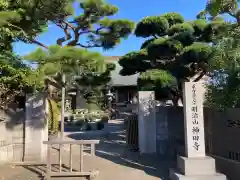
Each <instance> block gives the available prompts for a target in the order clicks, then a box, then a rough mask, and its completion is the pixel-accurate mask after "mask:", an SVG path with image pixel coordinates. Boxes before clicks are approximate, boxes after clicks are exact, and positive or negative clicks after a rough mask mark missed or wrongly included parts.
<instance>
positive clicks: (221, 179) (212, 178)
mask: <svg viewBox="0 0 240 180" xmlns="http://www.w3.org/2000/svg"><path fill="white" fill-rule="evenodd" d="M169 177H170V179H171V180H227V177H226V176H225V175H223V174H220V173H214V174H212V175H209V174H208V175H190V176H184V175H182V174H180V173H178V171H176V170H174V169H170V172H169Z"/></svg>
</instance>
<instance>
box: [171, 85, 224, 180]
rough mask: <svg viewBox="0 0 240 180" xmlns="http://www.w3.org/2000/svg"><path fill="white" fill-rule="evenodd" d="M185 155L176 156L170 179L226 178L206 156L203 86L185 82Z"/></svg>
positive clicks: (215, 179) (214, 179) (218, 179)
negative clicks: (175, 163)
mask: <svg viewBox="0 0 240 180" xmlns="http://www.w3.org/2000/svg"><path fill="white" fill-rule="evenodd" d="M183 92H184V93H183V106H184V128H185V130H184V131H185V150H186V152H185V156H186V157H178V160H177V166H178V171H174V170H170V178H171V180H226V176H225V175H223V174H219V173H217V172H216V167H215V160H214V159H213V158H212V157H209V156H206V153H205V137H204V117H203V100H204V93H203V92H204V87H203V84H202V83H199V82H186V83H185V84H184V91H183Z"/></svg>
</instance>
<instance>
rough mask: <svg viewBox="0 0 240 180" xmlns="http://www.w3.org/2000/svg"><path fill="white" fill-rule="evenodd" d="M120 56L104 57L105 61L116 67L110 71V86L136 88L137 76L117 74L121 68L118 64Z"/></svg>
mask: <svg viewBox="0 0 240 180" xmlns="http://www.w3.org/2000/svg"><path fill="white" fill-rule="evenodd" d="M120 57H121V56H106V60H107V61H110V62H113V63H114V64H115V65H116V69H115V70H114V71H112V73H111V74H112V82H111V83H112V86H136V85H137V79H138V74H135V75H131V76H121V75H120V74H119V72H120V70H121V69H122V67H121V66H120V65H119V64H118V60H119V58H120Z"/></svg>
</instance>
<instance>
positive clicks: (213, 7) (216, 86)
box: [198, 0, 240, 109]
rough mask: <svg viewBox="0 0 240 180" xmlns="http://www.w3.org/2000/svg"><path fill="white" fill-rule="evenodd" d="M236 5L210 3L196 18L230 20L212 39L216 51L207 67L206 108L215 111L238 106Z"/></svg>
mask: <svg viewBox="0 0 240 180" xmlns="http://www.w3.org/2000/svg"><path fill="white" fill-rule="evenodd" d="M239 13H240V11H239V6H238V1H237V0H233V1H228V0H212V1H209V2H208V3H207V5H206V8H205V10H203V11H202V12H200V14H199V15H198V17H199V18H200V17H201V18H208V19H210V20H212V19H216V18H222V19H224V17H225V16H224V15H230V16H231V17H232V18H233V21H232V22H231V23H228V24H227V26H226V28H225V31H222V32H221V33H220V34H219V35H218V36H215V37H214V39H215V41H216V42H217V43H216V48H217V51H216V52H215V53H214V56H213V59H212V62H211V64H210V72H211V73H210V76H211V79H212V81H211V82H210V84H209V85H208V86H207V96H206V97H207V105H208V106H211V107H215V108H218V109H226V108H237V107H239V106H240V96H239V93H240V92H239V87H240V81H239V79H240V76H239V73H240V59H239V42H240V38H239V32H240V28H239V27H240V26H239V24H240V16H239Z"/></svg>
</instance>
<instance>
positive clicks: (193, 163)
mask: <svg viewBox="0 0 240 180" xmlns="http://www.w3.org/2000/svg"><path fill="white" fill-rule="evenodd" d="M177 163H178V169H179V171H180V173H182V174H184V175H186V176H191V175H208V174H214V173H215V171H216V167H215V159H213V158H212V157H209V156H206V157H201V158H186V157H181V156H179V157H178V160H177Z"/></svg>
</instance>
